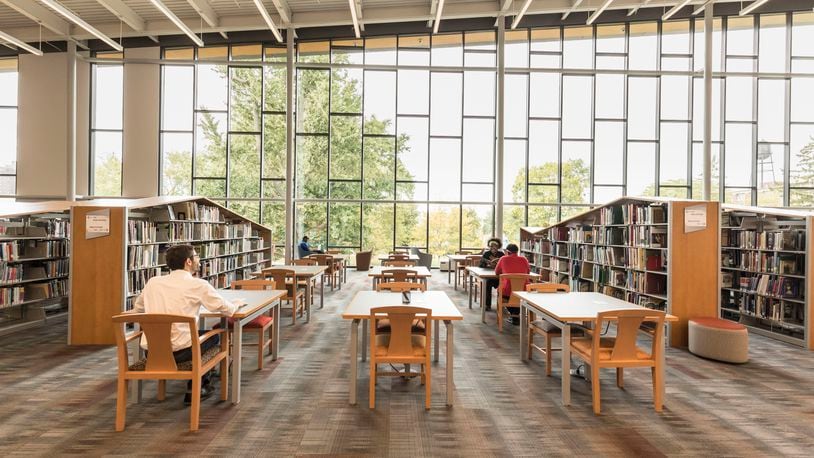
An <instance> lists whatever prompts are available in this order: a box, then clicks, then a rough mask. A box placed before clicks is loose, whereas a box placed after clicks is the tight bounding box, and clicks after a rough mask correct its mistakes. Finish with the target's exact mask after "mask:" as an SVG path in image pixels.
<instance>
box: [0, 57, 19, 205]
mask: <svg viewBox="0 0 814 458" xmlns="http://www.w3.org/2000/svg"><path fill="white" fill-rule="evenodd" d="M16 191H17V58H16V57H15V58H11V59H0V196H13V195H15V194H16Z"/></svg>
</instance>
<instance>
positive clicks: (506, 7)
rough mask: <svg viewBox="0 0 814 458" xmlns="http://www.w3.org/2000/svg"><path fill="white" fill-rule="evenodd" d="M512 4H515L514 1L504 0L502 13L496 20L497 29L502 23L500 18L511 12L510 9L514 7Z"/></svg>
mask: <svg viewBox="0 0 814 458" xmlns="http://www.w3.org/2000/svg"><path fill="white" fill-rule="evenodd" d="M512 4H514V0H503V5H502V6H501V7H500V12H499V13H498V15H497V19H496V20H495V27H497V23H498V22H499V21H500V18H502V17H503V16H505V15H506V12H507V11H509V8H511V7H512Z"/></svg>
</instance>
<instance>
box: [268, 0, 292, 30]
mask: <svg viewBox="0 0 814 458" xmlns="http://www.w3.org/2000/svg"><path fill="white" fill-rule="evenodd" d="M271 3H274V7H275V8H277V14H279V15H280V21H281V22H282V23H283V24H286V25H287V24H290V23H291V8H290V7H289V6H288V2H287V1H286V0H271Z"/></svg>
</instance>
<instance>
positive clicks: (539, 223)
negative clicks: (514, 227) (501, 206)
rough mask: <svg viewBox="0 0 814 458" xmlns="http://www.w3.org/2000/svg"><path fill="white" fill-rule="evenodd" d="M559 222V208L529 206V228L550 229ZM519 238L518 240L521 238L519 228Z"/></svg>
mask: <svg viewBox="0 0 814 458" xmlns="http://www.w3.org/2000/svg"><path fill="white" fill-rule="evenodd" d="M558 220H559V218H558V217H557V207H555V206H544V205H534V206H529V226H534V227H548V226H550V225H552V224H555V223H556V222H557V221H558ZM517 237H518V239H519V238H520V233H519V228H518V236H517Z"/></svg>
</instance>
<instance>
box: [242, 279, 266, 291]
mask: <svg viewBox="0 0 814 458" xmlns="http://www.w3.org/2000/svg"><path fill="white" fill-rule="evenodd" d="M274 285H275V283H274V281H273V280H261V279H252V280H235V281H233V282H232V289H247V290H264V289H274Z"/></svg>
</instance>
